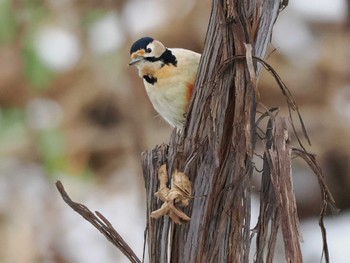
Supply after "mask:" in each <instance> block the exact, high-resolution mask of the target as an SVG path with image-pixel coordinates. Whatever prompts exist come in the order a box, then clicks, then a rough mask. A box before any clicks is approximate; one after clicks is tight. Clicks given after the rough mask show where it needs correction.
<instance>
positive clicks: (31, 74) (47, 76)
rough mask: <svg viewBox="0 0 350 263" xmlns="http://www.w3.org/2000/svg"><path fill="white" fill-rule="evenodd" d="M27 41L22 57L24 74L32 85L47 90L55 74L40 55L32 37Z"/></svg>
mask: <svg viewBox="0 0 350 263" xmlns="http://www.w3.org/2000/svg"><path fill="white" fill-rule="evenodd" d="M28 38H29V39H28V40H26V41H25V43H24V47H23V52H22V59H23V64H24V74H25V76H26V78H27V79H28V81H29V82H30V84H31V85H33V86H34V87H35V88H38V89H39V90H46V89H47V88H48V87H49V84H50V82H51V80H52V78H53V76H54V73H53V72H52V71H51V70H50V69H48V68H47V67H46V66H45V65H44V63H43V62H42V61H41V60H40V58H39V57H38V55H37V53H36V51H35V48H34V46H33V42H32V40H31V39H32V38H31V37H28Z"/></svg>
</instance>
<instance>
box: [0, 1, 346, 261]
mask: <svg viewBox="0 0 350 263" xmlns="http://www.w3.org/2000/svg"><path fill="white" fill-rule="evenodd" d="M349 7H350V6H349V1H348V2H347V1H345V0H317V1H316V0H309V1H303V0H294V1H290V4H289V6H288V7H287V8H286V9H285V10H284V11H283V12H282V13H281V15H280V17H279V19H278V20H277V23H276V26H275V29H274V35H273V41H272V43H273V45H272V46H271V48H270V51H269V52H270V56H269V58H268V63H270V64H271V65H272V66H273V67H274V68H275V69H276V70H277V72H278V73H279V74H280V76H281V77H282V79H283V80H284V81H285V83H286V84H287V86H288V87H289V89H290V90H291V91H292V93H293V95H294V96H295V99H296V101H297V102H298V104H299V107H300V110H301V113H302V115H303V117H304V121H305V123H306V126H307V129H308V131H309V135H310V137H311V141H312V147H308V149H309V150H310V151H312V152H314V153H316V154H317V155H318V160H319V162H320V164H321V166H322V168H323V170H324V172H325V174H326V179H327V182H328V185H329V187H330V189H331V191H332V193H333V195H334V197H335V199H336V203H337V206H338V208H340V209H341V211H340V213H339V214H338V215H333V216H332V215H329V217H328V218H327V220H326V224H327V225H326V226H327V229H328V238H329V246H330V254H331V259H332V261H333V262H337V263H341V262H350V256H349V253H347V252H348V251H347V250H348V244H349V243H350V210H349V208H350V191H349V190H348V189H350V132H349V127H350V62H349V61H350V48H349V47H350V27H349V26H350V19H349V12H348V10H349ZM210 8H211V1H209V0H202V1H199V0H190V1H189V0H178V1H162V0H148V1H145V0H129V1H126V0H125V1H123V0H101V1H97V0H86V1H72V0H60V1H57V0H0V262H4V263H32V262H45V263H80V262H81V263H90V262H91V263H95V262H105V263H109V262H128V261H127V260H126V259H125V258H124V257H123V256H122V255H121V254H120V253H119V252H118V251H117V250H116V248H114V247H113V246H112V245H111V244H110V243H109V242H108V241H107V240H106V239H105V238H104V237H103V236H102V235H101V234H100V233H99V232H98V231H97V230H95V229H94V228H93V227H92V226H90V225H89V224H88V223H87V222H85V221H84V220H83V218H81V217H80V216H79V215H77V214H76V213H75V212H74V211H73V210H71V209H70V208H69V207H68V206H67V205H65V204H64V203H63V201H62V199H61V197H60V196H59V194H58V192H57V190H56V188H55V187H54V183H55V181H56V180H61V181H62V182H63V184H64V186H65V187H66V190H67V192H68V193H69V195H70V196H71V197H72V198H73V200H75V201H77V202H80V203H83V204H86V205H87V206H88V207H89V208H90V209H91V210H92V211H94V210H98V211H99V212H101V213H102V214H103V215H105V217H106V218H108V219H109V220H110V221H111V222H112V224H113V225H114V226H115V228H116V229H117V230H118V231H119V232H120V234H121V235H122V236H123V237H124V238H125V240H126V241H127V242H128V243H129V244H130V245H131V247H132V248H133V249H134V251H135V252H136V254H137V255H138V256H139V257H141V255H142V247H143V233H144V228H145V218H146V215H145V196H144V187H143V177H142V172H141V168H140V155H141V152H142V151H145V150H148V149H152V148H153V147H154V146H155V145H157V144H161V143H163V142H167V141H168V140H169V136H170V133H171V129H170V128H169V127H168V125H167V124H166V123H165V122H164V121H162V120H161V119H160V117H158V116H157V114H156V113H155V111H154V110H153V108H152V106H151V104H150V102H149V101H148V98H147V95H146V93H145V91H144V88H143V84H142V80H141V79H139V78H138V76H137V71H136V69H135V68H129V67H128V61H129V47H130V45H131V44H132V43H133V42H134V41H135V40H137V39H138V38H140V37H142V36H147V35H148V36H153V37H155V38H157V39H159V40H161V41H162V42H163V43H164V44H165V45H166V46H168V47H183V48H187V49H191V50H194V51H197V52H201V51H202V49H203V42H204V37H205V33H206V28H207V24H208V19H209V15H210ZM259 91H260V98H261V101H262V102H263V103H264V104H265V105H266V106H270V107H272V106H279V107H281V114H284V113H286V108H285V100H284V98H283V97H282V95H281V94H280V91H279V89H278V87H277V85H276V83H275V82H274V80H273V79H272V77H271V76H269V74H267V73H266V72H263V73H262V76H261V78H260V80H259ZM294 139H295V138H293V136H292V144H294V145H296V142H295V140H294ZM293 173H294V174H293V176H294V188H295V189H294V190H295V192H296V195H297V202H298V209H299V210H298V212H299V215H300V218H301V233H302V236H303V240H304V242H303V244H302V249H303V252H304V259H305V262H310V263H311V262H319V261H320V258H321V249H322V244H321V234H320V231H319V230H318V219H317V216H318V213H319V210H320V205H321V202H320V192H319V188H318V185H317V180H316V178H315V177H314V176H313V175H312V172H311V171H310V170H309V169H308V168H307V167H306V166H305V165H303V163H302V162H300V161H298V160H295V161H294V163H293ZM257 194H258V189H257ZM257 210H258V200H257V199H253V215H256V214H257ZM253 217H254V216H253ZM253 221H254V220H253ZM252 224H253V225H254V222H253V223H252ZM279 247H281V245H280V246H279ZM281 251H282V252H281V253H283V249H282V248H281ZM281 255H282V254H279V253H277V255H276V262H284V261H283V255H282V256H281Z"/></svg>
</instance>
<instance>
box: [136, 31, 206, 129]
mask: <svg viewBox="0 0 350 263" xmlns="http://www.w3.org/2000/svg"><path fill="white" fill-rule="evenodd" d="M130 56H131V60H130V63H129V65H130V66H131V65H135V66H136V67H137V69H138V73H139V76H140V77H141V78H142V79H143V83H144V85H145V89H146V92H147V94H148V97H149V99H150V101H151V103H152V105H153V107H154V109H155V110H156V111H157V112H158V113H159V114H160V115H161V116H162V117H163V118H164V119H165V120H166V121H167V122H168V123H169V124H170V125H171V126H173V127H176V128H177V129H181V128H182V126H183V123H184V120H185V116H186V112H187V109H188V106H189V103H190V101H191V97H192V91H193V86H194V81H195V79H196V74H197V71H198V64H199V60H200V57H201V55H200V54H198V53H196V52H193V51H190V50H187V49H182V48H166V47H165V46H164V45H163V44H162V43H161V42H160V41H158V40H155V39H153V38H151V37H143V38H140V39H139V40H137V41H136V42H135V43H134V44H133V45H132V46H131V48H130Z"/></svg>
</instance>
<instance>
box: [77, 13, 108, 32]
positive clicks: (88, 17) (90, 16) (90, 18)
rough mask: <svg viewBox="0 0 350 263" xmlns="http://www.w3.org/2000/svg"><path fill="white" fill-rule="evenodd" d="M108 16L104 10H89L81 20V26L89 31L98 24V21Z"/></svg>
mask: <svg viewBox="0 0 350 263" xmlns="http://www.w3.org/2000/svg"><path fill="white" fill-rule="evenodd" d="M105 15H106V11H103V10H89V12H87V13H85V14H84V16H83V17H82V19H81V25H82V27H83V28H85V29H87V28H89V27H90V26H91V24H93V23H94V22H96V21H97V20H99V19H101V18H103V17H104V16H105Z"/></svg>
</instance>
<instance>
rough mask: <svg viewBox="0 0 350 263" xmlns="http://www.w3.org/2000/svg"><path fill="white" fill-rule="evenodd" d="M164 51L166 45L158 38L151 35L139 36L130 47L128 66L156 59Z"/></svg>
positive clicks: (139, 64) (138, 65)
mask: <svg viewBox="0 0 350 263" xmlns="http://www.w3.org/2000/svg"><path fill="white" fill-rule="evenodd" d="M165 51H166V47H165V46H164V45H163V44H162V43H161V42H159V41H158V40H155V39H153V38H151V37H143V38H140V39H139V40H137V41H136V42H135V43H134V44H132V46H131V48H130V57H131V60H130V63H129V66H131V65H135V66H137V67H140V66H141V65H144V64H145V63H150V62H155V61H158V60H160V57H161V56H162V54H163V53H164V52H165Z"/></svg>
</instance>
